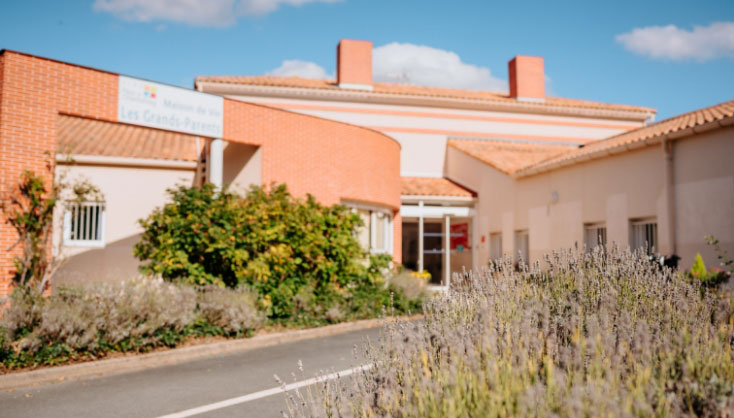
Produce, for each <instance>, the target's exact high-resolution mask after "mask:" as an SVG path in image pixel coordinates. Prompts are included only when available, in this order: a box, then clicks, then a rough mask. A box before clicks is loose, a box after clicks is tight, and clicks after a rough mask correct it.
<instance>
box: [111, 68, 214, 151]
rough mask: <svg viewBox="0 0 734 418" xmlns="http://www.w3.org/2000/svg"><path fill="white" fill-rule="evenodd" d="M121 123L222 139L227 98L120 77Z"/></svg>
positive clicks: (119, 116)
mask: <svg viewBox="0 0 734 418" xmlns="http://www.w3.org/2000/svg"><path fill="white" fill-rule="evenodd" d="M119 78H120V86H119V93H118V96H117V120H118V121H119V122H123V123H130V124H133V125H142V126H149V127H151V128H158V129H165V130H168V131H176V132H184V133H187V134H193V135H201V136H209V137H215V138H221V137H222V130H223V127H224V99H222V98H221V97H217V96H213V95H211V94H205V93H199V92H197V91H193V90H187V89H184V88H180V87H173V86H167V85H164V84H158V83H153V82H151V81H146V80H140V79H137V78H130V77H125V76H122V75H121V76H119Z"/></svg>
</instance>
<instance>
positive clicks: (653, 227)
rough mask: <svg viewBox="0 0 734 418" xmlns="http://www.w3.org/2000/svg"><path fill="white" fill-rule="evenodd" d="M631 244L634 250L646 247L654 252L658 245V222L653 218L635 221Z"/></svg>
mask: <svg viewBox="0 0 734 418" xmlns="http://www.w3.org/2000/svg"><path fill="white" fill-rule="evenodd" d="M630 246H631V247H632V249H633V250H636V249H638V248H644V249H645V251H646V252H647V253H648V254H652V253H654V252H655V250H656V249H657V247H658V224H657V222H655V221H652V220H641V221H634V222H632V225H631V231H630Z"/></svg>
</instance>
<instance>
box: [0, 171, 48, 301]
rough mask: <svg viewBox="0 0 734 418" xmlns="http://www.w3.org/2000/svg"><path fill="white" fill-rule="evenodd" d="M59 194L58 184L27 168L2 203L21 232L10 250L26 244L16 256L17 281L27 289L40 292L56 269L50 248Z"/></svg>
mask: <svg viewBox="0 0 734 418" xmlns="http://www.w3.org/2000/svg"><path fill="white" fill-rule="evenodd" d="M57 195H58V188H57V186H56V185H52V186H51V187H50V189H49V188H47V185H46V180H44V179H43V178H42V177H40V176H36V175H35V174H34V173H33V172H32V171H29V170H25V171H23V174H22V177H21V182H20V183H19V184H18V185H17V187H16V189H15V190H14V192H13V193H11V194H10V196H9V197H8V199H7V201H3V203H2V211H3V213H4V214H5V217H6V218H7V222H8V223H9V224H10V225H11V226H12V227H13V228H14V229H15V231H16V232H17V234H18V240H17V241H16V242H15V243H14V244H13V245H12V246H11V247H10V248H8V251H12V250H13V249H14V248H15V247H17V246H18V245H21V248H22V253H21V256H16V257H15V258H14V260H13V262H14V264H15V275H14V276H13V283H14V285H16V286H19V287H21V288H23V289H25V290H30V289H31V288H32V289H33V290H35V291H37V292H38V293H40V292H42V291H43V290H44V289H45V288H46V285H47V283H48V280H49V278H50V274H49V273H51V272H52V269H51V268H50V267H51V264H50V261H51V257H50V256H49V254H48V250H49V248H50V245H49V243H50V239H51V225H52V220H53V212H54V208H55V207H56V202H57Z"/></svg>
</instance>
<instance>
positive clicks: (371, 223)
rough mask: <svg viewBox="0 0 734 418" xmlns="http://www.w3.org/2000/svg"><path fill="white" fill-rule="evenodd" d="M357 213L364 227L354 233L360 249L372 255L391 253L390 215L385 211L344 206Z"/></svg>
mask: <svg viewBox="0 0 734 418" xmlns="http://www.w3.org/2000/svg"><path fill="white" fill-rule="evenodd" d="M346 205H347V206H349V207H351V208H352V211H354V212H355V213H357V214H358V215H359V217H360V218H361V219H362V222H364V226H363V227H361V228H359V229H358V230H357V231H356V234H357V239H358V240H359V243H360V245H362V248H365V249H369V250H370V251H371V252H373V253H392V236H393V234H392V214H391V212H390V211H389V210H387V209H379V208H370V207H364V206H360V205H358V204H349V203H347V204H346Z"/></svg>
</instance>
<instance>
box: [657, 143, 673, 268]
mask: <svg viewBox="0 0 734 418" xmlns="http://www.w3.org/2000/svg"><path fill="white" fill-rule="evenodd" d="M660 143H661V144H662V146H663V157H664V164H663V165H664V169H663V170H664V175H665V207H666V211H667V218H668V219H667V221H668V222H667V223H668V225H667V228H668V251H669V253H670V254H669V255H674V254H676V239H675V238H676V237H675V177H674V173H673V141H672V140H670V139H667V138H665V139H663V140H662V141H661V142H660Z"/></svg>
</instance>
